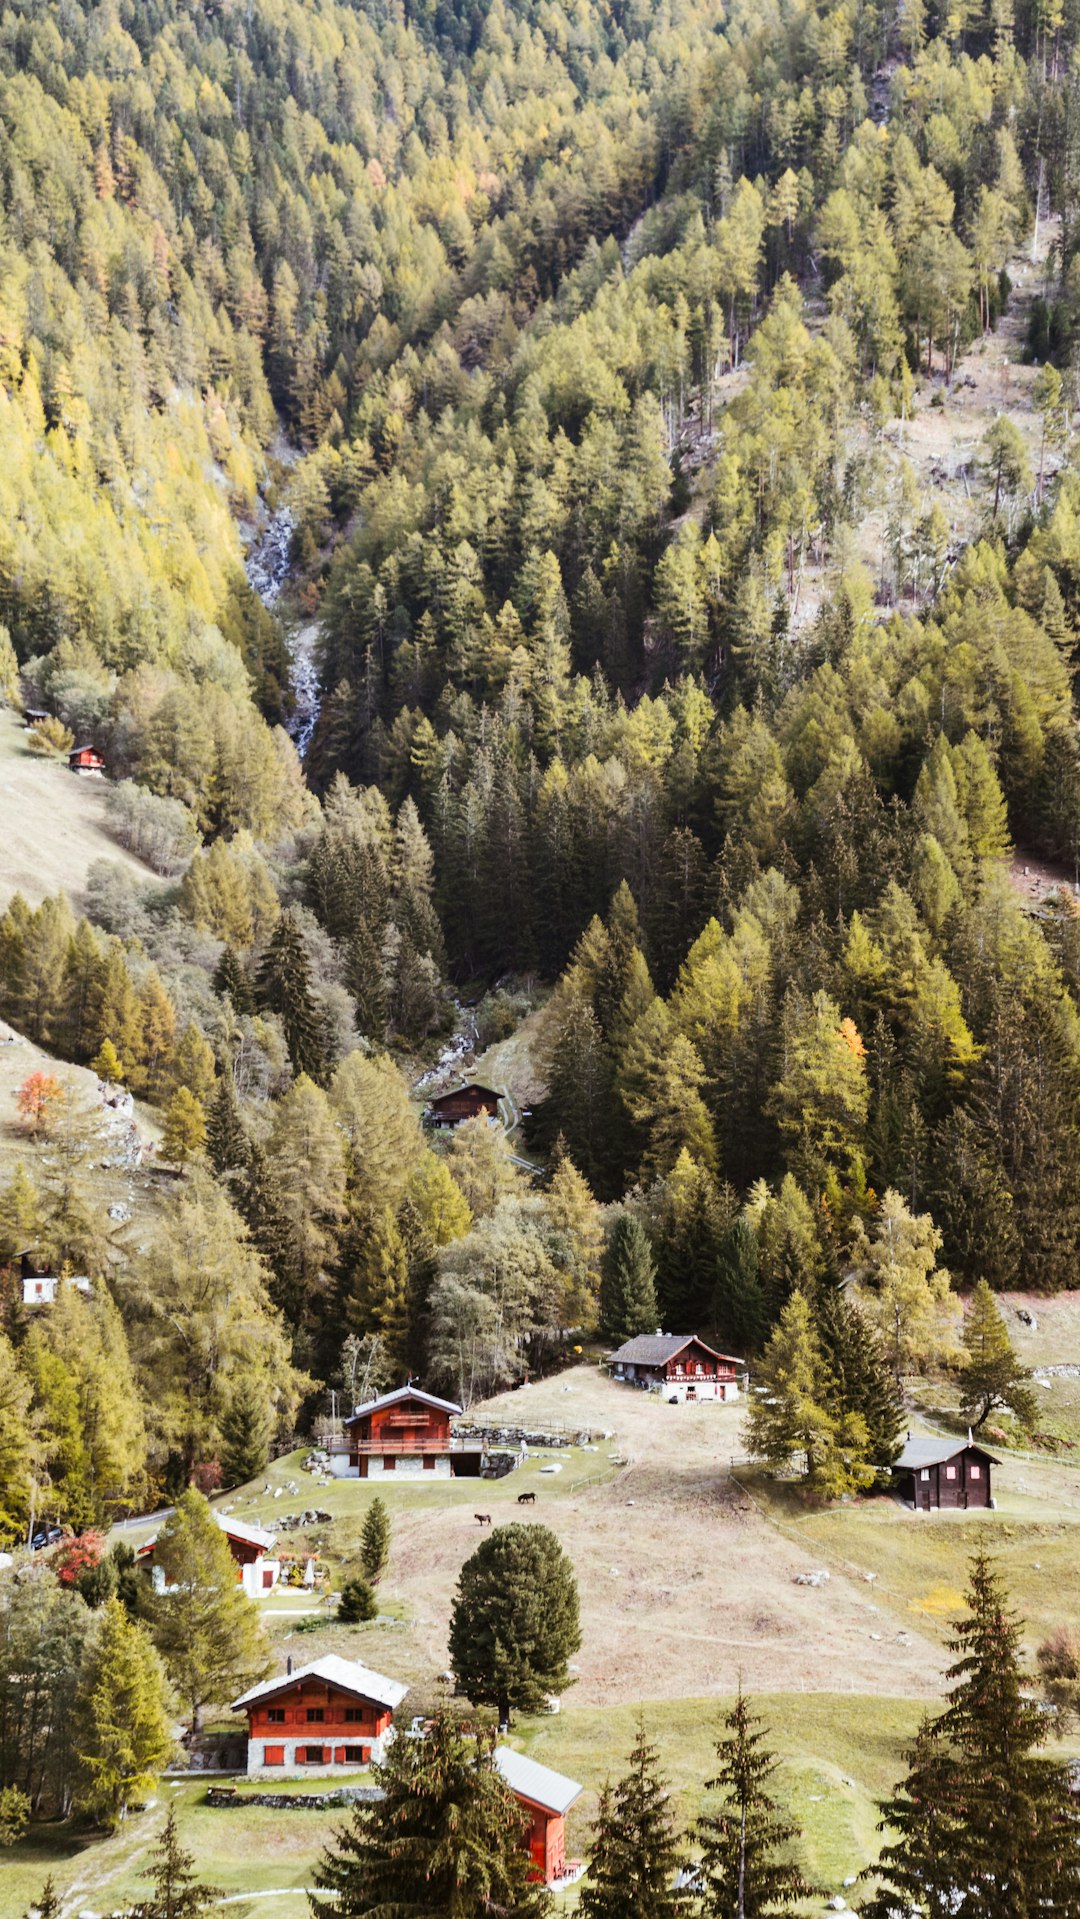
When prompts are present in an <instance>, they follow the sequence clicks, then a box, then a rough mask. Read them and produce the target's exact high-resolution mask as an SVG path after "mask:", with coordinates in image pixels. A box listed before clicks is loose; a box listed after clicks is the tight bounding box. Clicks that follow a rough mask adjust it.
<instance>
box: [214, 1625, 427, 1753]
mask: <svg viewBox="0 0 1080 1919" xmlns="http://www.w3.org/2000/svg"><path fill="white" fill-rule="evenodd" d="M408 1690H409V1688H408V1687H407V1686H403V1685H402V1684H401V1682H400V1680H397V1679H387V1678H386V1677H385V1676H384V1674H382V1673H380V1672H372V1670H371V1668H370V1666H362V1665H360V1664H359V1662H358V1661H357V1660H353V1659H342V1658H340V1657H339V1656H338V1654H337V1653H327V1654H326V1656H325V1658H323V1659H316V1660H314V1661H313V1663H312V1664H311V1665H310V1666H301V1667H300V1668H299V1670H298V1671H297V1672H293V1671H292V1660H291V1659H290V1661H289V1664H288V1667H287V1668H286V1670H285V1671H284V1672H283V1673H279V1674H278V1676H277V1678H276V1679H266V1680H264V1681H263V1683H262V1685H261V1686H252V1688H251V1690H250V1692H245V1693H242V1694H241V1696H240V1698H239V1699H234V1700H233V1704H232V1710H233V1712H245V1713H246V1714H247V1722H248V1752H247V1769H248V1773H249V1774H250V1773H257V1772H262V1771H264V1770H267V1769H269V1770H272V1771H274V1772H278V1773H281V1772H283V1771H290V1772H296V1771H302V1772H308V1771H310V1770H315V1771H322V1772H332V1771H334V1769H335V1768H337V1767H342V1766H351V1767H355V1766H366V1765H369V1764H370V1762H371V1761H372V1760H373V1759H374V1760H380V1759H382V1758H383V1757H384V1755H385V1752H386V1746H387V1742H388V1739H389V1738H390V1737H391V1736H392V1732H391V1728H392V1724H393V1718H394V1712H395V1710H396V1709H397V1707H398V1706H400V1704H401V1702H402V1700H403V1699H404V1697H405V1695H406V1693H407V1692H408Z"/></svg>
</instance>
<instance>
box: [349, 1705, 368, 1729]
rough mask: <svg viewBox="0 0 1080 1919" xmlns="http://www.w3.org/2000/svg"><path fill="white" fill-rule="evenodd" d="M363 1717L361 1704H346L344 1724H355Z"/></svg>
mask: <svg viewBox="0 0 1080 1919" xmlns="http://www.w3.org/2000/svg"><path fill="white" fill-rule="evenodd" d="M363 1717H364V1708H363V1706H346V1708H345V1724H346V1725H347V1726H355V1725H356V1724H357V1722H358V1721H359V1720H362V1719H363Z"/></svg>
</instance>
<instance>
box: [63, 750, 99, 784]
mask: <svg viewBox="0 0 1080 1919" xmlns="http://www.w3.org/2000/svg"><path fill="white" fill-rule="evenodd" d="M68 765H69V767H70V768H71V771H72V772H73V773H92V774H94V775H95V776H97V777H99V778H100V776H101V775H102V774H103V773H104V771H105V762H104V760H103V759H102V757H101V754H100V753H99V752H97V751H96V749H95V748H94V747H92V746H74V747H72V749H71V752H70V753H69V754H68Z"/></svg>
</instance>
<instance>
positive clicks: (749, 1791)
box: [697, 1688, 811, 1919]
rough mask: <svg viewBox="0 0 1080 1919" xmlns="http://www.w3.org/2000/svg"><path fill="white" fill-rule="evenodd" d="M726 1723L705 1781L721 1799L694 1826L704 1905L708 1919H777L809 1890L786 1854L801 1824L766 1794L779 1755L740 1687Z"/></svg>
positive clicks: (702, 1902)
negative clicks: (714, 1768) (714, 1766)
mask: <svg viewBox="0 0 1080 1919" xmlns="http://www.w3.org/2000/svg"><path fill="white" fill-rule="evenodd" d="M724 1725H725V1727H726V1728H727V1732H728V1737H727V1738H726V1739H721V1740H720V1742H719V1743H718V1745H717V1748H716V1751H717V1756H718V1758H719V1760H720V1767H719V1771H718V1772H717V1775H716V1778H715V1779H710V1780H708V1781H707V1785H706V1790H707V1791H709V1792H722V1793H723V1795H724V1800H723V1804H722V1805H721V1806H720V1807H719V1809H718V1810H717V1811H715V1812H708V1813H706V1814H705V1816H704V1817H703V1818H702V1819H700V1820H699V1821H698V1828H697V1830H698V1837H699V1839H700V1840H701V1846H702V1852H701V1911H702V1914H703V1915H705V1919H774V1915H775V1914H777V1913H781V1912H784V1911H786V1910H787V1908H788V1907H790V1906H795V1905H798V1904H799V1902H800V1900H802V1899H805V1898H808V1897H809V1896H810V1893H811V1888H810V1887H809V1886H808V1885H807V1884H806V1882H805V1880H804V1879H803V1877H802V1874H801V1873H800V1872H799V1871H798V1868H797V1867H796V1866H794V1865H792V1864H790V1863H789V1861H788V1860H787V1859H785V1857H784V1854H785V1853H786V1852H787V1851H788V1849H789V1847H790V1845H791V1842H792V1840H793V1839H796V1838H797V1837H798V1835H799V1828H798V1826H796V1825H795V1824H793V1822H792V1821H791V1820H788V1819H785V1818H784V1817H783V1815H782V1813H781V1812H780V1810H779V1808H778V1806H777V1803H776V1801H775V1799H774V1798H773V1797H772V1795H771V1792H770V1786H771V1782H772V1778H773V1775H774V1773H775V1772H776V1764H777V1762H776V1760H775V1758H774V1757H773V1755H772V1754H771V1753H770V1752H769V1750H768V1748H767V1747H766V1745H765V1734H764V1731H763V1730H762V1722H761V1720H760V1718H759V1716H758V1714H757V1713H755V1712H752V1711H751V1709H750V1706H749V1704H748V1702H747V1700H746V1699H745V1698H744V1696H743V1693H742V1689H741V1688H740V1690H739V1696H738V1699H737V1700H736V1702H735V1705H734V1706H733V1707H732V1709H731V1711H730V1712H729V1713H727V1714H726V1715H725V1718H724Z"/></svg>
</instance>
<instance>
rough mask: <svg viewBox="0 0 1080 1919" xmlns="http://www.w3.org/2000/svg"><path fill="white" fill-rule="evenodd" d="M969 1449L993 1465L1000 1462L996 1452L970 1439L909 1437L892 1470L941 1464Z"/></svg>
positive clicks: (911, 1469) (907, 1469) (913, 1470)
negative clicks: (989, 1450)
mask: <svg viewBox="0 0 1080 1919" xmlns="http://www.w3.org/2000/svg"><path fill="white" fill-rule="evenodd" d="M969 1450H970V1451H972V1452H976V1453H981V1454H982V1455H983V1458H984V1459H989V1460H990V1461H991V1463H992V1464H993V1465H995V1466H999V1465H1000V1464H1001V1461H1000V1460H999V1459H998V1457H997V1455H996V1453H988V1452H987V1450H986V1447H985V1446H980V1445H978V1444H977V1442H976V1441H974V1440H971V1439H948V1438H940V1439H909V1440H908V1442H907V1444H906V1445H905V1447H904V1450H903V1452H902V1453H901V1454H900V1457H899V1459H898V1460H896V1462H895V1465H894V1468H893V1470H894V1471H895V1472H917V1471H918V1470H919V1468H920V1467H922V1466H943V1465H944V1464H945V1461H946V1460H947V1459H955V1458H956V1455H957V1453H966V1452H968V1451H969Z"/></svg>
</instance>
